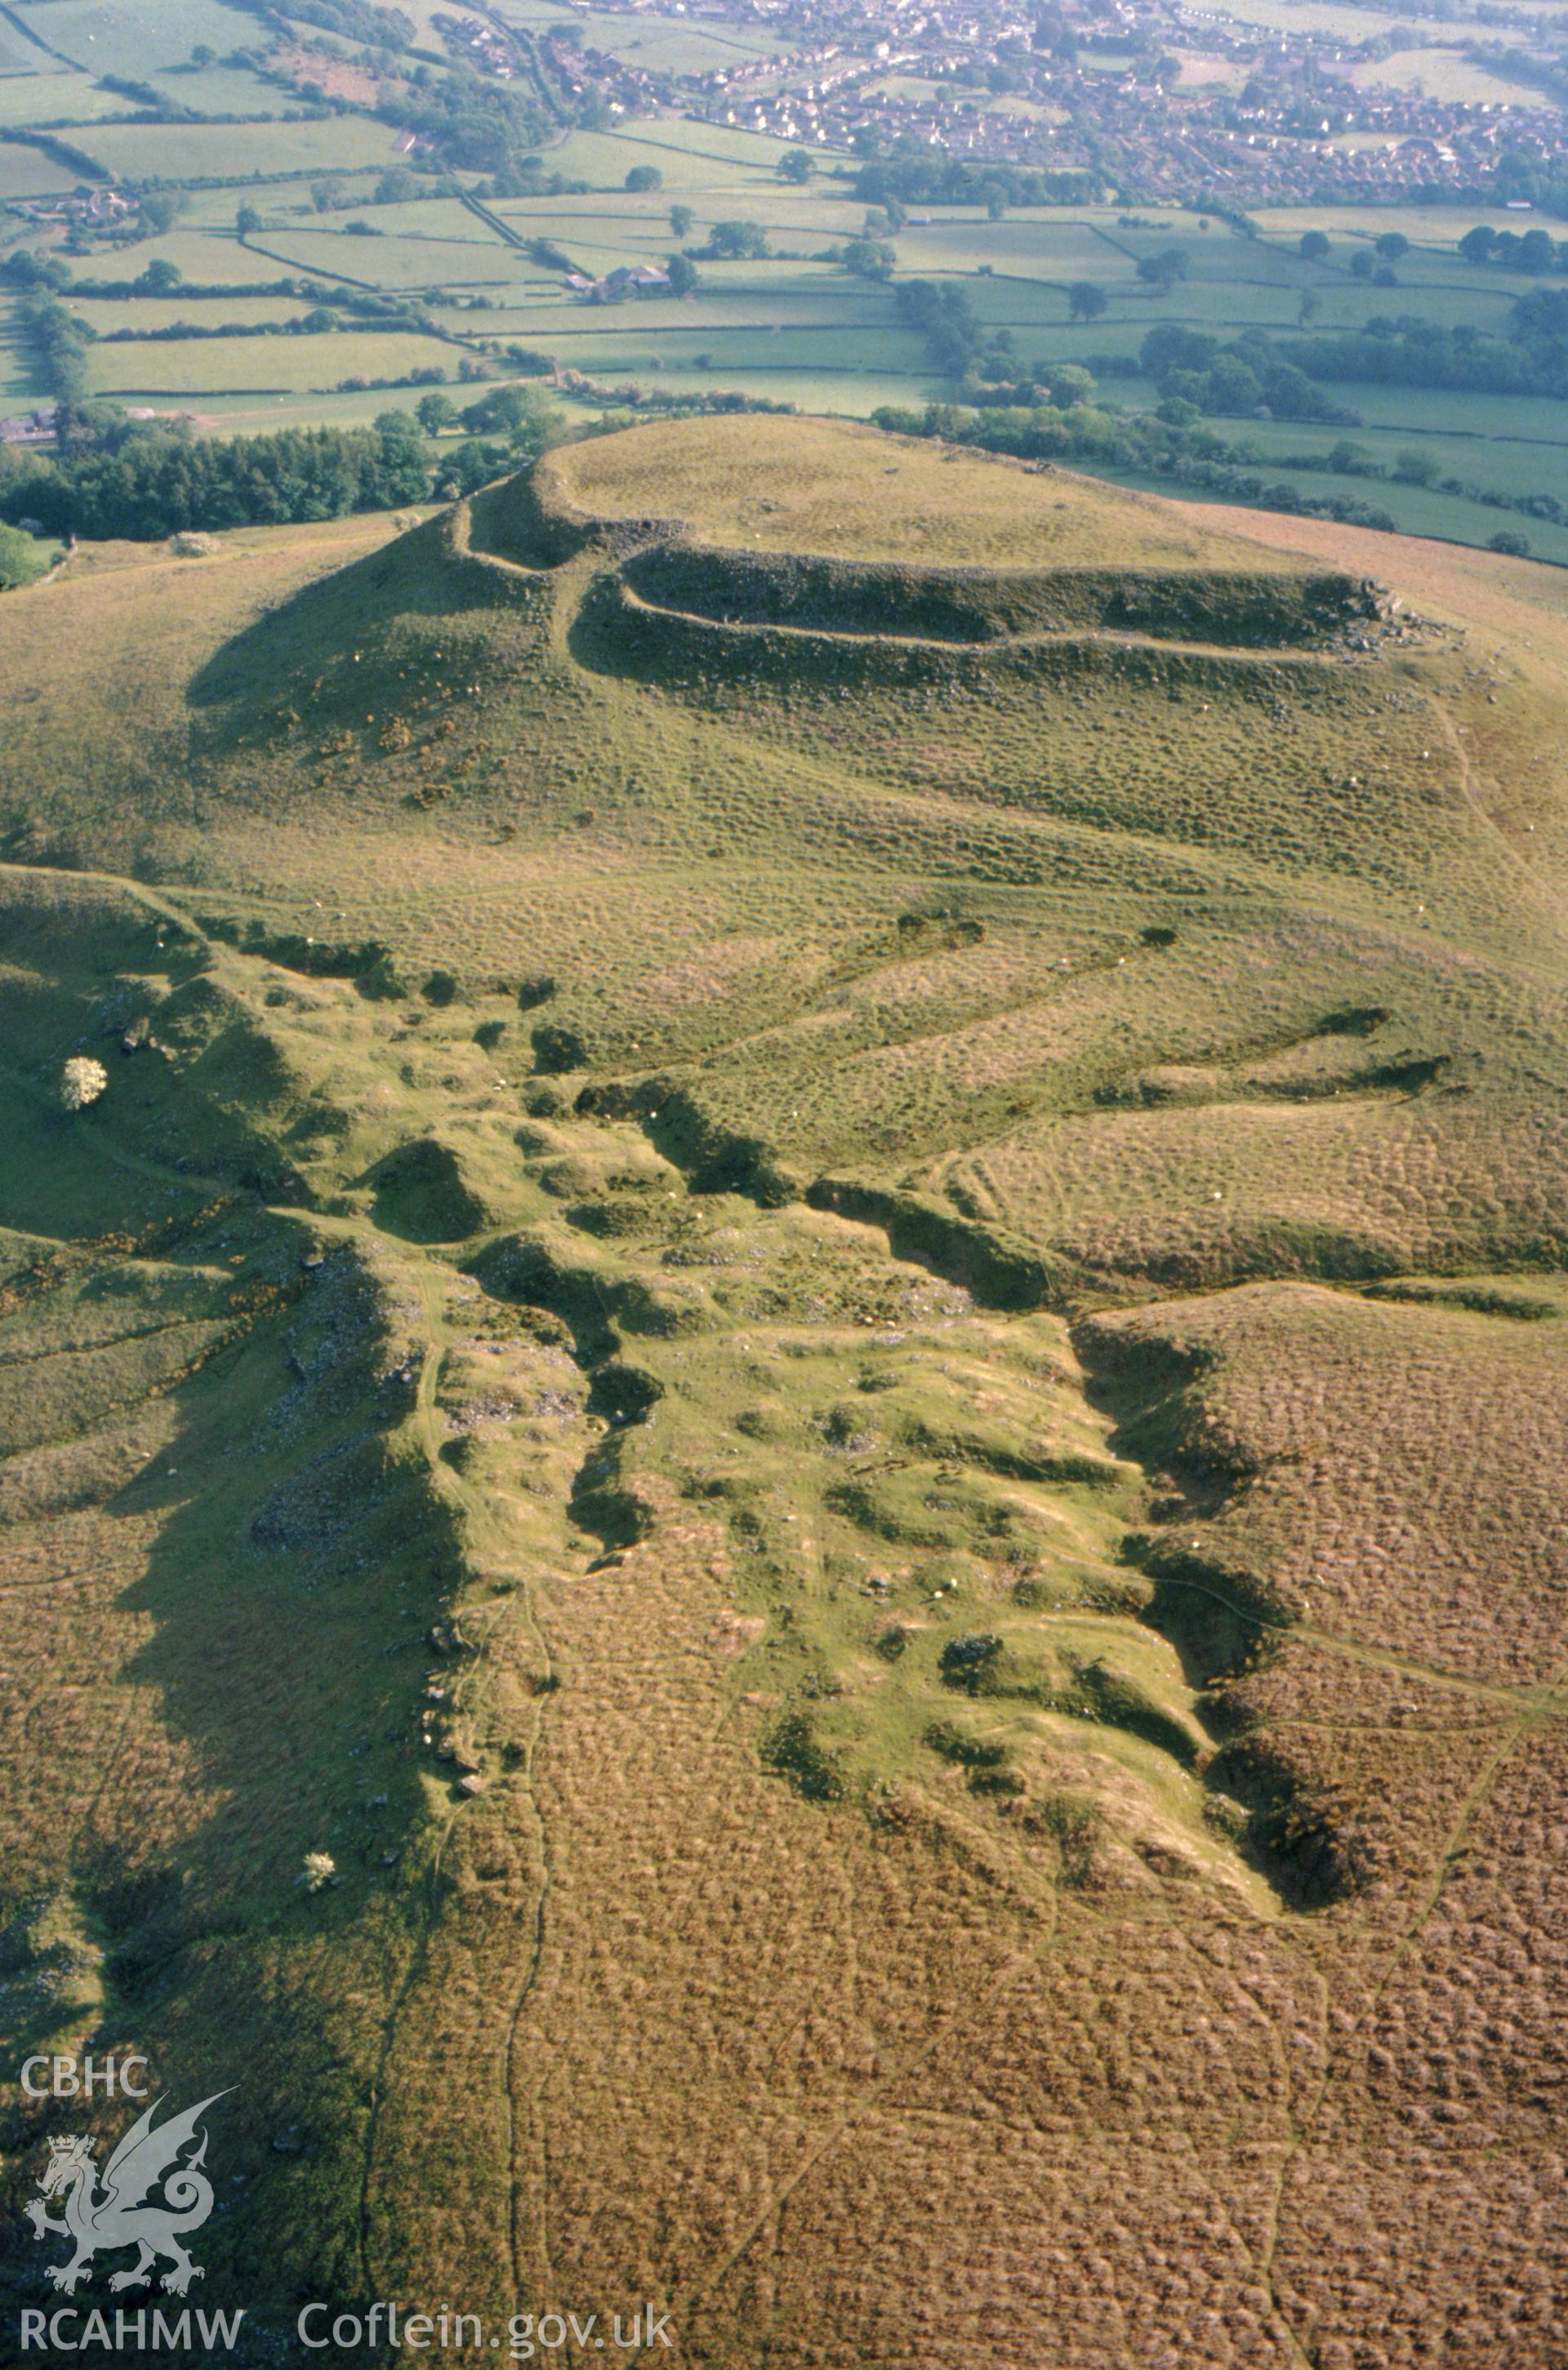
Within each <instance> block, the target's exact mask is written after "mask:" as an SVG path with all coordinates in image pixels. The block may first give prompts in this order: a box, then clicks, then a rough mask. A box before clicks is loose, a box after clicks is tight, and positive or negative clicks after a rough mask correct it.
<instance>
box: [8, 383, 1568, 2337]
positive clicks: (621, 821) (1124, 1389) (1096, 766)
mask: <svg viewBox="0 0 1568 2370" xmlns="http://www.w3.org/2000/svg"><path fill="white" fill-rule="evenodd" d="M1565 657H1568V601H1565V599H1564V594H1563V592H1562V584H1561V581H1560V580H1557V579H1554V578H1552V577H1551V576H1550V575H1548V573H1547V572H1546V571H1544V570H1540V569H1531V568H1529V567H1528V566H1526V565H1521V564H1513V563H1505V562H1502V561H1493V560H1490V559H1486V558H1478V557H1477V556H1476V555H1473V554H1450V553H1445V552H1441V551H1439V550H1436V549H1435V548H1434V547H1431V546H1415V545H1407V544H1400V543H1395V542H1394V541H1393V540H1392V539H1389V538H1382V537H1378V536H1369V535H1361V536H1356V535H1349V534H1345V533H1340V532H1335V533H1334V534H1332V535H1331V534H1329V533H1328V532H1327V531H1320V530H1317V529H1310V530H1309V529H1305V528H1300V527H1298V526H1297V524H1296V523H1290V524H1289V525H1288V527H1287V526H1286V524H1285V523H1270V522H1267V521H1263V520H1260V519H1257V518H1250V519H1241V518H1239V517H1230V516H1228V515H1226V514H1221V513H1217V512H1196V511H1190V510H1183V509H1182V508H1180V507H1178V506H1176V505H1172V504H1168V503H1163V502H1157V501H1153V500H1147V499H1143V498H1139V497H1135V496H1130V495H1121V494H1117V493H1114V492H1113V491H1110V490H1108V489H1105V488H1103V487H1100V486H1090V485H1086V484H1084V483H1082V482H1080V481H1078V480H1076V479H1074V478H1072V477H1067V476H1066V475H1064V474H1061V473H1058V472H1055V471H1050V470H1044V471H1032V470H1028V469H1025V468H1022V467H1020V466H1017V465H1014V464H1011V463H1008V462H1002V461H992V460H987V459H985V458H983V457H981V456H978V455H976V454H971V453H965V454H959V453H951V454H949V453H944V452H943V451H941V450H940V448H936V447H933V446H930V445H928V444H924V443H922V444H910V443H903V442H900V441H898V440H895V439H888V438H883V437H880V436H878V435H876V434H874V433H873V432H872V431H869V430H861V429H854V428H844V427H835V426H830V425H827V424H825V423H811V422H803V421H801V422H782V421H778V420H767V421H756V420H732V421H724V422H719V423H705V424H703V425H700V426H693V425H686V426H671V425H666V426H661V427H654V428H648V429H639V430H636V431H628V432H627V433H625V434H621V435H617V436H614V437H608V438H605V439H602V440H599V441H594V442H589V443H584V444H582V445H579V446H574V447H571V448H570V449H568V450H565V451H563V452H560V453H558V454H554V455H552V456H550V457H549V458H548V459H547V460H546V461H545V462H544V463H542V464H541V465H540V466H539V467H538V468H537V470H536V472H535V473H534V475H533V477H532V478H531V479H529V480H518V481H515V482H513V483H510V484H507V485H503V486H500V487H497V488H494V489H490V490H489V491H488V492H486V493H484V494H482V495H480V496H478V498H477V499H476V500H474V501H473V502H472V503H471V504H467V505H463V506H460V507H459V508H458V509H457V510H456V511H455V512H449V513H445V514H444V515H442V516H440V517H438V518H434V519H432V520H430V521H428V522H427V523H424V524H423V525H421V526H418V527H416V528H415V529H413V530H412V531H411V532H409V533H407V534H405V535H400V536H398V535H388V534H387V532H386V527H385V526H384V524H383V523H379V522H363V523H352V524H350V525H348V526H344V525H341V524H340V525H338V526H335V527H332V528H330V529H327V528H323V529H320V530H314V529H311V530H302V531H300V532H298V533H295V534H289V535H265V534H252V535H236V536H235V537H233V538H229V539H227V540H226V541H225V544H224V545H223V546H222V548H221V550H220V552H219V554H218V555H217V556H216V557H214V558H210V559H206V560H202V561H200V562H190V561H180V560H178V559H175V558H172V557H169V556H167V555H164V554H161V553H160V554H156V555H149V554H146V553H144V552H136V551H133V550H132V549H130V548H128V547H119V548H114V547H110V548H105V549H102V550H99V551H95V552H92V553H89V554H87V555H86V556H85V557H84V558H83V559H82V560H81V561H80V562H79V563H78V564H77V565H76V567H75V569H74V571H72V572H68V573H67V575H66V576H65V577H64V578H63V580H60V581H56V582H54V583H52V584H50V585H48V586H45V587H42V588H40V589H38V590H36V591H33V592H27V593H21V594H16V595H12V596H8V597H7V598H6V602H5V603H4V604H3V605H0V686H3V688H4V694H5V697H6V713H7V760H6V781H5V787H4V796H5V800H6V809H5V811H4V813H3V814H0V831H3V832H4V834H5V837H4V846H3V847H0V855H3V857H4V859H5V869H4V872H3V874H0V924H3V929H4V937H3V940H0V1017H3V1021H4V1059H5V1063H6V1084H7V1103H8V1109H9V1111H10V1114H11V1122H12V1123H11V1125H10V1127H9V1128H8V1130H7V1132H6V1133H7V1143H6V1151H5V1154H4V1156H3V1163H4V1165H3V1168H0V1182H3V1186H4V1207H3V1211H0V1215H3V1217H4V1221H5V1225H6V1229H7V1232H6V1235H5V1237H4V1244H3V1248H4V1262H3V1264H4V1282H3V1287H0V1419H3V1421H4V1427H5V1437H4V1448H5V1455H4V1461H3V1462H0V1518H3V1519H4V1522H5V1524H6V1531H5V1543H4V1567H3V1573H0V1631H3V1633H4V1634H3V1640H0V1651H3V1657H4V1672H5V1678H4V1692H3V1695H0V1708H3V1711H4V1722H5V1724H4V1727H3V1729H0V1766H3V1768H4V1774H5V1783H6V1799H7V1801H8V1803H10V1804H11V1805H13V1806H14V1807H13V1810H12V1814H11V1817H10V1821H9V1825H8V1841H9V1845H10V1849H9V1851H8V1853H7V1858H6V1870H5V1886H6V1900H5V1902H4V1904H3V1907H0V1916H3V1920H4V1923H3V1927H0V1933H3V1940H0V1950H3V1953H4V1958H5V1966H4V1969H3V1970H0V1974H3V1978H4V1990H3V1992H0V2001H3V2003H4V2007H5V2011H6V2025H7V2035H8V2037H7V2049H6V2064H8V2065H9V2064H11V2063H13V2062H19V2060H20V2058H21V2056H22V2055H23V2054H26V2050H27V2049H28V2048H29V2047H30V2048H42V2049H52V2048H55V2047H61V2048H66V2047H72V2046H77V2045H80V2044H81V2043H82V2042H83V2040H84V2038H85V2036H86V2034H88V2033H89V2032H91V2033H94V2034H96V2035H98V2036H99V2040H98V2044H97V2045H98V2046H100V2047H101V2046H107V2045H108V2043H109V2042H114V2043H116V2044H119V2045H121V2046H135V2047H137V2048H139V2049H140V2050H142V2051H144V2052H145V2053H146V2054H147V2055H148V2056H149V2057H150V2058H151V2060H152V2062H153V2065H154V2067H155V2071H156V2077H157V2080H158V2083H159V2085H160V2087H162V2088H165V2089H167V2091H168V2092H169V2093H170V2094H171V2096H175V2097H178V2098H179V2099H180V2100H190V2099H193V2098H196V2097H204V2096H206V2095H207V2094H208V2093H210V2092H213V2091H216V2090H220V2089H223V2088H225V2086H230V2085H232V2086H234V2088H233V2089H232V2093H231V2095H230V2097H228V2098H227V2099H225V2100H224V2101H223V2103H222V2105H221V2107H220V2108H219V2109H216V2110H214V2111H213V2149H212V2161H213V2169H214V2172H215V2173H216V2174H218V2175H219V2176H220V2178H219V2183H218V2185H219V2193H220V2201H221V2206H222V2211H221V2212H220V2213H219V2214H217V2215H215V2216H214V2217H213V2221H212V2223H211V2224H210V2225H209V2226H208V2228H207V2230H206V2232H204V2233H203V2243H204V2249H205V2252H204V2256H203V2260H204V2261H205V2264H206V2272H207V2276H206V2281H205V2285H204V2292H203V2299H202V2300H203V2301H204V2302H207V2303H209V2304H211V2303H215V2302H220V2301H227V2300H230V2299H233V2300H235V2301H237V2302H245V2303H247V2304H248V2306H249V2307H250V2308H251V2313H252V2319H251V2321H250V2323H249V2324H248V2326H249V2328H250V2329H251V2330H252V2331H253V2332H254V2339H253V2340H252V2339H251V2338H248V2339H247V2343H248V2344H250V2343H252V2342H253V2343H254V2353H253V2357H252V2358H254V2359H256V2360H268V2361H277V2360H291V2359H295V2358H298V2359H306V2358H314V2357H309V2356H306V2355H303V2354H298V2353H296V2351H295V2349H294V2340H293V2339H292V2338H291V2337H290V2335H289V2331H290V2330H291V2329H292V2327H293V2312H294V2308H295V2307H296V2305H297V2302H298V2300H299V2299H301V2298H302V2297H308V2296H319V2297H324V2298H327V2299H329V2300H331V2301H332V2302H334V2303H336V2304H340V2305H342V2306H345V2307H352V2306H354V2305H356V2304H360V2303H363V2302H367V2301H369V2300H371V2299H373V2298H376V2297H381V2298H389V2297H392V2296H397V2297H398V2298H400V2299H401V2300H402V2302H403V2303H404V2305H405V2306H406V2307H409V2309H414V2308H418V2307H430V2308H434V2309H439V2308H440V2307H442V2306H447V2307H454V2308H461V2309H463V2310H465V2311H469V2312H481V2313H486V2314H490V2315H502V2314H505V2313H508V2312H513V2311H519V2310H522V2311H532V2312H535V2313H537V2312H540V2311H543V2310H546V2309H548V2308H557V2307H559V2309H561V2310H571V2311H575V2312H576V2313H578V2314H579V2315H580V2316H582V2315H584V2314H586V2313H589V2312H594V2311H597V2312H601V2313H605V2314H609V2313H615V2312H619V2313H621V2314H622V2315H623V2316H629V2314H630V2313H631V2311H632V2310H633V2309H635V2308H636V2307H637V2306H638V2305H639V2304H646V2302H647V2299H649V2298H650V2297H651V2298H653V2299H655V2300H656V2301H657V2303H658V2305H659V2306H660V2307H661V2308H667V2309H668V2311H669V2313H670V2315H671V2320H672V2327H673V2329H674V2331H675V2333H676V2335H677V2337H678V2340H679V2358H681V2359H682V2360H684V2361H686V2362H688V2363H690V2364H693V2365H700V2366H701V2370H805V2365H808V2364H810V2365H832V2366H833V2370H870V2366H871V2365H873V2364H874V2365H877V2370H917V2365H920V2370H933V2365H940V2370H981V2365H985V2370H991V2365H997V2370H1013V2365H1016V2370H1172V2366H1173V2365H1181V2370H1190V2365H1216V2370H1218V2365H1227V2370H1228V2365H1233V2364H1234V2365H1238V2370H1239V2365H1241V2364H1246V2365H1249V2370H1251V2365H1268V2370H1274V2365H1278V2370H1307V2365H1316V2370H1384V2365H1389V2370H1394V2365H1399V2370H1406V2365H1417V2364H1420V2365H1437V2364H1441V2365H1443V2370H1495V2365H1498V2364H1507V2365H1509V2370H1552V2365H1555V2364H1562V2362H1563V2361H1564V2360H1568V2299H1565V2297H1564V2294H1563V2278H1562V2275H1563V2268H1564V2267H1563V2260H1562V2227H1563V2219H1562V2213H1563V2190H1564V2180H1563V2159H1564V2142H1565V2135H1568V2134H1565V2113H1568V2102H1565V2100H1564V2097H1563V2091H1562V2065H1563V2060H1564V2047H1565V2042H1568V2032H1565V2031H1564V2019H1565V2017H1568V2008H1565V2006H1564V2001H1565V1998H1568V1985H1565V1984H1564V1980H1563V1978H1564V1965H1563V1958H1564V1950H1565V1946H1568V1898H1565V1887H1568V1876H1565V1874H1564V1865H1565V1858H1564V1850H1563V1839H1564V1831H1565V1815H1564V1810H1563V1787H1564V1779H1565V1777H1568V1725H1565V1722H1568V1523H1565V1519H1564V1515H1563V1511H1562V1509H1563V1504H1564V1497H1565V1490H1568V1438H1565V1433H1564V1422H1563V1416H1562V1407H1563V1380H1564V1353H1563V1341H1564V1339H1565V1338H1568V1160H1565V1153H1568V795H1565V792H1568V781H1565V777H1564V769H1563V759H1562V722H1563V708H1562V691H1561V681H1562V676H1561V669H1562V663H1563V661H1564V658H1565ZM80 1053H86V1054H88V1055H91V1056H93V1057H95V1058H98V1059H100V1060H101V1061H102V1062H103V1063H104V1064H105V1066H106V1068H107V1070H108V1073H109V1087H108V1090H107V1092H106V1093H105V1094H104V1095H103V1097H102V1098H101V1099H100V1100H98V1101H97V1102H95V1103H94V1104H92V1105H91V1106H90V1108H88V1109H86V1110H81V1111H78V1112H75V1113H67V1112H66V1111H65V1110H63V1108H62V1106H61V1103H60V1097H59V1080H60V1073H61V1069H62V1066H63V1063H64V1062H65V1060H66V1059H67V1058H69V1057H71V1056H73V1055H75V1054H80ZM318 1851H319V1852H326V1853H329V1854H330V1856H331V1858H332V1859H333V1860H334V1862H335V1864H336V1870H337V1876H338V1881H337V1882H336V1883H334V1884H332V1885H329V1886H328V1887H326V1888H325V1889H323V1890H320V1891H317V1892H311V1891H309V1890H308V1889H307V1888H306V1887H305V1886H303V1885H302V1884H301V1882H300V1881H299V1878H300V1873H301V1869H302V1863H303V1858H304V1856H305V1854H306V1853H307V1852H318ZM116 2112H117V2111H116V2110H113V2109H109V2108H105V2107H104V2106H103V2105H102V2104H101V2103H99V2104H98V2106H96V2107H95V2109H94V2117H95V2119H96V2121H97V2122H98V2123H99V2124H100V2125H101V2127H102V2128H103V2129H104V2130H105V2131H106V2132H107V2131H113V2130H116V2129H118V2128H119V2124H118V2123H117V2122H116ZM69 2121H70V2116H69V2114H68V2113H67V2111H65V2110H63V2109H48V2108H39V2107H36V2106H31V2105H29V2104H27V2103H26V2102H25V2101H23V2100H21V2099H20V2097H19V2095H17V2094H16V2093H14V2092H13V2093H12V2094H11V2100H10V2108H9V2112H8V2120H7V2122H6V2124H5V2127H4V2147H5V2154H6V2175H7V2179H8V2182H9V2185H10V2190H11V2203H12V2205H13V2207H14V2208H15V2209H16V2211H17V2247H16V2248H15V2249H12V2250H11V2252H10V2260H11V2261H12V2263H13V2264H14V2265H15V2266H17V2268H16V2270H15V2272H14V2273H13V2275H12V2277H13V2289H14V2300H17V2301H22V2302H34V2301H38V2300H39V2299H40V2298H41V2297H43V2296H44V2295H45V2293H46V2292H45V2290H44V2288H43V2284H42V2275H41V2271H40V2268H39V2266H40V2263H41V2261H44V2260H46V2257H45V2253H44V2250H43V2249H34V2248H33V2247H32V2246H31V2243H30V2238H29V2233H28V2231H27V2229H26V2226H25V2225H23V2224H21V2222H20V2218H19V2207H20V2203H21V2202H22V2201H23V2199H24V2198H25V2196H26V2194H27V2193H28V2192H29V2186H30V2184H31V2182H32V2181H33V2180H34V2179H35V2177H36V2173H37V2169H38V2162H39V2157H40V2147H41V2140H42V2136H43V2134H44V2133H45V2132H46V2131H47V2130H49V2129H57V2128H62V2127H63V2123H66V2122H69ZM75 2121H76V2123H78V2124H79V2122H80V2112H79V2111H77V2112H76V2116H75ZM661 2352H662V2349H655V2355H656V2356H657V2355H658V2354H659V2353H661Z"/></svg>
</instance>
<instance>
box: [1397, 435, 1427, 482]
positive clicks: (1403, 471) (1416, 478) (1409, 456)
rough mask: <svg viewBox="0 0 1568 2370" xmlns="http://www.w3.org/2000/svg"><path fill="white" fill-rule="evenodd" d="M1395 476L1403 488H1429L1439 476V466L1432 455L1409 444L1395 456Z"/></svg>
mask: <svg viewBox="0 0 1568 2370" xmlns="http://www.w3.org/2000/svg"><path fill="white" fill-rule="evenodd" d="M1394 475H1395V477H1397V478H1398V479H1399V481H1400V483H1401V486H1429V485H1430V484H1431V483H1432V480H1433V478H1434V477H1435V476H1436V475H1437V464H1436V462H1435V460H1434V459H1433V457H1432V455H1431V454H1430V453H1423V452H1422V451H1420V449H1419V448H1418V447H1417V446H1415V445H1413V444H1407V445H1405V446H1404V447H1403V448H1402V449H1401V451H1400V452H1398V453H1396V454H1395V455H1394Z"/></svg>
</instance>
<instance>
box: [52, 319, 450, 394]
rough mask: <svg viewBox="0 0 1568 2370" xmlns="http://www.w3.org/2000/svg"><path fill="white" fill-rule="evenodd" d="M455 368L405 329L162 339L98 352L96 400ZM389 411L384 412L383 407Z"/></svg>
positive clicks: (284, 386)
mask: <svg viewBox="0 0 1568 2370" xmlns="http://www.w3.org/2000/svg"><path fill="white" fill-rule="evenodd" d="M432 366H434V367H438V368H441V369H444V370H445V371H447V372H448V373H450V372H451V371H453V370H454V369H455V357H454V354H453V350H452V348H451V347H450V346H449V345H447V344H445V343H444V341H443V340H442V339H439V338H421V337H418V336H414V335H410V334H408V333H406V332H404V331H402V330H397V329H389V330H375V331H365V332H362V333H360V334H358V335H349V334H346V333H345V334H339V333H335V332H329V333H328V334H326V335H325V336H322V337H310V338H191V339H179V338H170V339H157V340H156V341H154V342H149V343H147V344H145V345H143V344H133V345H123V346H117V345H105V344H103V343H101V342H100V343H99V344H98V345H96V346H94V347H93V349H92V357H91V371H92V385H93V391H94V393H95V394H99V395H110V396H128V395H134V396H144V395H146V396H163V395H168V396H174V395H178V396H193V397H194V396H202V395H204V394H206V393H208V392H212V393H213V394H222V393H228V394H234V393H244V392H248V391H250V390H259V391H263V392H271V391H273V390H281V391H282V392H285V393H286V392H288V391H290V390H291V389H292V390H294V391H295V392H298V393H304V392H305V391H306V390H307V389H311V388H321V389H324V390H325V389H329V388H332V387H336V386H337V385H339V383H340V381H341V380H343V379H345V378H382V379H386V378H398V377H401V376H402V375H403V374H405V373H406V372H409V371H413V370H423V369H428V368H431V367H432ZM383 408H385V407H383Z"/></svg>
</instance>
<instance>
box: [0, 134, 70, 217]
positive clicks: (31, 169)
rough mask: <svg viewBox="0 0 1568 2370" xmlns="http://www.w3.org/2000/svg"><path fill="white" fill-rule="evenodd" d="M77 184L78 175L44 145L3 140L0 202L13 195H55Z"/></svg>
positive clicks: (1, 143) (1, 148) (0, 159)
mask: <svg viewBox="0 0 1568 2370" xmlns="http://www.w3.org/2000/svg"><path fill="white" fill-rule="evenodd" d="M75 185H76V183H75V174H73V173H72V172H71V171H70V170H69V168H68V167H65V166H64V165H59V164H56V162H55V160H54V158H53V157H52V156H46V155H44V153H43V151H42V149H41V148H28V147H25V146H23V145H22V144H21V143H20V142H19V141H11V140H6V141H0V204H5V203H6V201H8V200H9V199H12V198H47V197H54V196H56V195H58V194H59V193H60V192H61V191H63V190H72V189H75Z"/></svg>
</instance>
